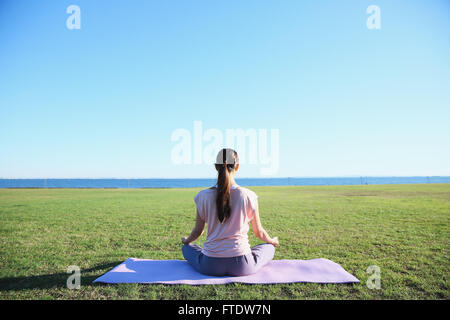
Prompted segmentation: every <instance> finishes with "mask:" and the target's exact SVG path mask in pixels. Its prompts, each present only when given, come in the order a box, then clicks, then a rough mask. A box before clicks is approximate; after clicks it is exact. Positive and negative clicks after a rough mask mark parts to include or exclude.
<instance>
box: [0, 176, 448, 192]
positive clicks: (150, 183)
mask: <svg viewBox="0 0 450 320" xmlns="http://www.w3.org/2000/svg"><path fill="white" fill-rule="evenodd" d="M236 182H237V183H238V184H239V185H240V186H243V187H257V186H258V187H265V186H267V187H268V186H273V187H276V186H341V185H342V186H346V185H389V184H436V183H450V177H449V176H429V177H427V176H425V177H423V176H422V177H418V176H417V177H330V178H240V179H239V178H237V179H236ZM215 183H216V179H0V189H171V188H206V187H211V186H213V185H214V184H215Z"/></svg>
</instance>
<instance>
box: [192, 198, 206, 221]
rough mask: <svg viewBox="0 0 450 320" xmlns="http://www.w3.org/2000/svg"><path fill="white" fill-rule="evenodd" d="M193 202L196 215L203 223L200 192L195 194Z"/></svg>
mask: <svg viewBox="0 0 450 320" xmlns="http://www.w3.org/2000/svg"><path fill="white" fill-rule="evenodd" d="M194 202H195V205H196V206H197V212H198V215H199V216H200V218H201V219H202V220H203V221H205V217H204V210H203V201H202V196H201V192H199V193H197V195H196V196H195V197H194Z"/></svg>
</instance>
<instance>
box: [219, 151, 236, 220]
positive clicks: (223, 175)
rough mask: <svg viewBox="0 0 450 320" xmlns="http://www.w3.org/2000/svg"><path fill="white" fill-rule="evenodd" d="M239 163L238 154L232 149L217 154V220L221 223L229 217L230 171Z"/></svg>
mask: <svg viewBox="0 0 450 320" xmlns="http://www.w3.org/2000/svg"><path fill="white" fill-rule="evenodd" d="M238 163H239V158H238V154H237V152H236V151H234V150H233V149H222V150H220V151H219V153H218V154H217V158H216V164H215V166H216V170H217V199H216V205H217V218H218V219H219V221H220V222H221V223H223V222H225V221H226V220H227V218H229V217H230V214H231V207H230V187H231V181H230V171H231V170H234V168H235V166H236V164H238Z"/></svg>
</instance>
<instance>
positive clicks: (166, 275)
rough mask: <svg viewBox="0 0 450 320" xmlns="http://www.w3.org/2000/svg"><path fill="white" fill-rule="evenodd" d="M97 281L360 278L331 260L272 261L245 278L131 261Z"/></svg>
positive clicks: (176, 263)
mask: <svg viewBox="0 0 450 320" xmlns="http://www.w3.org/2000/svg"><path fill="white" fill-rule="evenodd" d="M94 282H105V283H164V284H189V285H203V284H226V283H232V282H240V283H248V284H271V283H292V282H316V283H352V282H359V280H358V279H357V278H355V277H354V276H352V275H351V274H350V273H348V272H347V271H345V270H344V268H342V267H341V266H340V265H339V264H337V263H335V262H333V261H330V260H328V259H313V260H272V261H271V262H269V263H268V264H267V265H265V266H264V267H262V268H261V269H260V270H259V271H258V272H257V273H255V274H252V275H249V276H242V277H212V276H206V275H203V274H201V273H199V272H197V271H195V270H194V268H192V267H191V266H190V265H189V264H188V263H187V261H185V260H148V259H135V258H130V259H128V260H126V261H124V262H123V263H121V264H119V265H118V266H117V267H115V268H114V269H112V270H111V271H109V272H107V273H105V274H104V275H102V276H101V277H99V278H97V279H95V280H94Z"/></svg>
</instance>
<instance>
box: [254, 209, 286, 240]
mask: <svg viewBox="0 0 450 320" xmlns="http://www.w3.org/2000/svg"><path fill="white" fill-rule="evenodd" d="M250 222H251V224H252V229H253V233H254V234H255V236H256V237H257V238H259V239H260V240H262V241H264V242H267V243H270V244H272V245H274V246H275V247H276V246H278V245H279V242H278V237H274V238H271V237H270V236H269V234H268V233H267V232H266V230H264V228H263V227H262V225H261V220H260V218H259V208H258V205H256V209H255V215H254V216H253V219H252V220H251V221H250Z"/></svg>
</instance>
